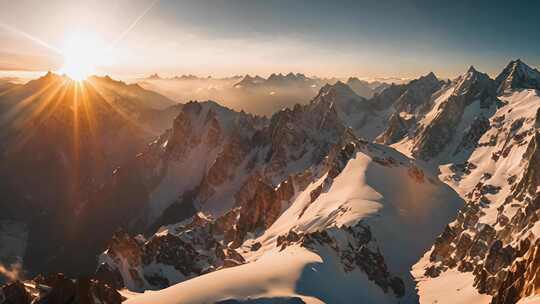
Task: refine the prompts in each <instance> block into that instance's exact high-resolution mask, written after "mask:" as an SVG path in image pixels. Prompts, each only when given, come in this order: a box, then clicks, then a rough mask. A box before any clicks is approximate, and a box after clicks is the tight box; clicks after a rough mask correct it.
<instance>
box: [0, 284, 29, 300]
mask: <svg viewBox="0 0 540 304" xmlns="http://www.w3.org/2000/svg"><path fill="white" fill-rule="evenodd" d="M30 302H32V296H31V295H30V293H28V291H27V290H26V288H25V287H24V284H23V283H22V282H20V281H16V282H13V283H9V284H7V285H4V286H1V287H0V303H2V304H3V303H6V304H30Z"/></svg>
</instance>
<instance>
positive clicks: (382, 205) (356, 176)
mask: <svg viewBox="0 0 540 304" xmlns="http://www.w3.org/2000/svg"><path fill="white" fill-rule="evenodd" d="M359 149H360V151H358V152H356V155H355V156H354V157H353V158H352V159H351V160H350V161H349V162H348V163H347V165H346V166H345V168H344V169H343V171H342V172H341V174H340V175H338V176H337V177H336V178H335V179H334V181H333V183H332V184H331V185H330V187H328V189H324V190H323V193H322V194H321V195H320V196H319V197H318V198H317V199H316V200H315V201H313V202H312V203H310V193H311V191H312V190H313V189H315V188H316V187H317V186H318V185H320V184H321V183H322V182H323V180H324V179H325V178H326V175H323V176H322V177H320V178H319V179H316V180H315V181H313V182H312V183H311V184H310V185H309V186H308V187H307V189H305V190H304V191H301V192H298V193H297V194H296V195H295V199H294V201H293V202H292V203H291V204H290V206H288V208H286V209H285V210H284V211H283V213H282V215H281V216H280V217H279V218H278V220H277V221H276V222H275V223H274V224H273V225H272V226H271V227H269V228H268V229H267V230H266V232H264V233H263V234H262V235H259V236H254V238H255V239H250V240H247V241H246V243H245V246H244V247H243V248H240V252H241V253H242V254H243V255H244V257H245V258H246V260H247V261H248V263H247V264H244V265H241V266H237V267H234V268H226V269H222V270H218V271H215V272H212V273H210V274H207V275H203V276H200V277H197V278H193V279H190V280H187V281H184V282H182V283H179V284H177V285H174V286H171V287H169V288H167V289H164V290H161V291H157V292H146V293H145V294H143V295H140V296H137V297H134V298H132V299H129V300H128V302H127V303H135V304H136V303H160V304H169V303H171V304H172V303H214V302H216V301H221V300H226V299H248V298H250V299H260V298H279V297H300V298H301V299H302V300H303V301H305V302H306V303H321V302H322V303H358V301H360V302H362V303H396V301H397V298H395V296H394V295H393V294H392V293H391V292H389V293H387V294H385V293H384V292H383V291H382V289H381V288H380V287H379V286H377V285H376V284H375V283H373V282H372V281H369V280H368V279H367V276H366V275H365V274H364V273H363V272H362V271H360V270H354V271H352V272H349V273H345V272H344V270H343V265H342V264H341V260H340V258H339V256H338V255H337V254H336V253H335V252H334V251H333V250H331V249H329V247H325V246H319V248H318V249H317V250H316V252H313V251H310V250H308V249H306V248H302V247H299V246H298V245H291V246H289V247H287V248H286V249H285V250H283V251H281V252H280V251H278V248H276V239H277V237H278V236H279V235H283V234H286V233H287V232H288V231H290V230H291V229H293V230H295V231H298V232H314V231H320V230H325V229H326V230H330V231H331V232H330V233H331V234H332V235H333V236H334V237H336V238H340V237H341V234H340V233H344V232H343V231H341V230H340V229H339V227H341V226H343V225H346V226H349V225H354V224H356V223H357V222H358V221H360V220H362V221H363V222H364V223H365V224H367V225H369V226H370V228H371V231H372V233H373V236H374V238H375V239H376V243H377V245H378V246H379V248H380V250H381V253H382V255H383V256H384V258H385V262H386V264H387V265H388V268H389V271H390V273H391V274H392V275H397V276H399V277H401V278H402V279H403V280H404V282H405V284H406V294H407V296H406V297H405V298H403V299H400V300H399V301H400V302H402V303H415V302H417V301H418V298H417V296H416V293H415V286H414V282H413V280H412V277H411V276H410V274H409V271H410V269H411V267H412V265H413V264H414V263H415V262H416V261H417V260H418V259H419V258H420V257H421V256H422V254H423V253H424V252H425V251H426V250H428V249H429V247H430V246H431V244H432V243H433V241H434V239H435V237H436V236H437V235H438V234H439V233H440V231H442V229H443V227H444V225H445V224H446V223H448V222H449V221H451V220H452V219H453V218H454V217H455V215H456V213H457V210H458V209H459V208H460V207H461V206H462V200H461V199H460V198H459V196H458V195H457V194H456V193H455V192H454V191H453V190H452V189H451V188H450V187H448V186H446V185H445V184H443V183H441V182H439V181H438V180H437V179H436V178H434V177H432V176H430V175H429V174H428V173H425V175H424V178H423V180H422V181H417V180H415V179H414V178H413V177H411V175H410V173H409V170H410V168H411V167H412V160H410V159H408V158H407V157H405V156H403V155H402V154H400V153H399V152H397V151H395V150H393V149H391V148H388V147H384V146H381V145H375V144H366V145H365V146H364V147H361V148H359ZM375 156H376V157H378V158H379V159H384V158H387V157H390V158H392V159H393V160H394V161H395V162H394V164H391V165H381V164H380V163H378V162H375V161H373V158H374V157H375ZM254 241H259V242H261V244H262V247H261V249H259V250H257V251H256V252H252V251H250V250H249V246H250V244H252V243H253V242H254Z"/></svg>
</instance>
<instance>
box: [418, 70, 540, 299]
mask: <svg viewBox="0 0 540 304" xmlns="http://www.w3.org/2000/svg"><path fill="white" fill-rule="evenodd" d="M524 71H527V73H531V74H532V73H533V72H532V69H531V68H529V67H526V66H524V64H523V63H522V62H520V61H519V60H518V61H513V62H511V63H510V64H509V66H508V67H507V68H506V69H505V70H504V71H503V73H501V75H500V76H499V77H498V78H497V80H496V81H495V82H496V84H497V85H499V91H500V93H501V94H503V95H499V97H498V98H499V99H500V100H499V101H498V103H499V105H498V107H497V110H496V111H495V112H494V113H493V114H492V115H491V118H488V117H485V116H484V117H481V118H478V117H477V118H475V119H474V120H473V123H472V127H471V129H469V130H468V132H466V133H465V134H466V135H465V136H464V137H463V139H462V140H461V142H460V144H459V145H458V146H457V149H456V152H459V151H460V149H461V150H466V149H472V151H473V152H472V153H471V154H470V155H469V156H467V161H465V162H463V163H461V164H460V163H454V164H453V165H452V166H450V171H451V172H452V173H450V175H449V176H448V177H447V181H448V182H449V183H451V184H453V185H454V187H455V188H456V189H458V190H459V191H463V193H465V194H464V198H465V199H466V200H467V204H466V205H465V207H464V208H463V209H462V210H461V211H460V213H459V215H458V216H457V218H456V220H455V221H454V222H452V223H450V224H449V225H448V226H447V227H446V229H445V230H444V231H443V233H442V234H441V235H440V236H439V237H438V238H437V240H436V241H435V243H434V245H433V247H432V248H431V250H430V251H429V256H428V260H421V261H420V262H419V263H418V264H417V265H416V266H415V267H416V269H421V270H422V271H423V276H424V277H426V278H429V277H431V278H434V279H433V280H439V279H440V280H444V279H445V277H446V275H447V273H450V271H458V272H461V273H463V274H467V276H471V277H472V278H473V281H474V283H473V284H474V287H475V288H476V290H477V292H478V293H480V294H486V295H490V296H492V299H491V303H517V302H518V301H519V300H520V299H522V298H526V297H529V296H533V295H536V294H537V291H536V290H537V288H538V286H537V285H538V284H537V278H536V273H538V265H537V264H536V263H537V258H538V257H537V248H538V241H539V236H540V233H539V232H538V225H540V223H539V219H540V217H539V214H540V211H539V210H540V195H539V194H540V192H538V189H539V188H538V187H539V186H540V178H539V176H540V175H539V174H538V168H539V160H540V158H539V147H540V142H539V138H540V136H539V130H538V114H537V113H538V108H539V103H538V101H540V97H539V96H538V93H537V91H535V90H527V88H528V86H529V85H531V84H532V82H531V81H525V80H526V79H529V78H524V77H525V76H524V75H523V72H524ZM501 79H504V80H501ZM529 88H530V87H529ZM479 96H482V95H479ZM488 96H489V95H488ZM449 100H450V99H449ZM475 143H476V144H475ZM510 164H511V166H510ZM443 175H444V174H443ZM443 178H444V177H443ZM448 288H449V289H452V288H453V286H448Z"/></svg>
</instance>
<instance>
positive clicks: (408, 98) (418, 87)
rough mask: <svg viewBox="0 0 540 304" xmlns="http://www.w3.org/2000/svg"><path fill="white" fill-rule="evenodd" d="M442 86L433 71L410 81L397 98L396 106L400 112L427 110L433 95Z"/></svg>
mask: <svg viewBox="0 0 540 304" xmlns="http://www.w3.org/2000/svg"><path fill="white" fill-rule="evenodd" d="M441 87H442V83H441V81H439V79H437V76H435V74H434V73H433V72H430V73H429V74H427V75H425V76H422V77H420V78H418V79H415V80H413V81H411V82H409V83H408V84H407V86H406V90H405V92H404V93H403V94H402V95H401V96H400V97H399V98H398V99H397V100H396V102H395V103H394V108H395V109H396V111H398V112H407V113H413V112H416V111H417V109H420V110H422V109H424V110H427V109H429V107H428V106H427V104H428V103H429V101H430V100H431V96H432V95H433V93H435V92H436V91H437V90H439V89H440V88H441Z"/></svg>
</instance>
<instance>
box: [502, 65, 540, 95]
mask: <svg viewBox="0 0 540 304" xmlns="http://www.w3.org/2000/svg"><path fill="white" fill-rule="evenodd" d="M495 81H496V82H497V92H498V93H499V94H502V93H505V92H508V91H510V90H515V89H537V90H539V89H540V71H538V70H537V69H535V68H531V67H530V66H528V65H527V64H525V63H524V62H523V61H521V60H520V59H517V60H512V61H510V63H508V65H507V66H506V67H505V68H504V70H503V71H502V72H501V73H500V74H499V76H497V78H496V79H495Z"/></svg>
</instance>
